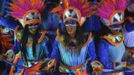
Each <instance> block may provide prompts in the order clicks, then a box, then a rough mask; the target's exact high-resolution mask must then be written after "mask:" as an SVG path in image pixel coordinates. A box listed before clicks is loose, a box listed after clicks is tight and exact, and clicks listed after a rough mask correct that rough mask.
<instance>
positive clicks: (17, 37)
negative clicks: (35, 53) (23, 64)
mask: <svg viewBox="0 0 134 75" xmlns="http://www.w3.org/2000/svg"><path fill="white" fill-rule="evenodd" d="M18 29H19V26H17V27H16V28H15V31H14V34H15V36H16V39H17V41H18V42H20V39H19V36H18V34H17V32H18ZM46 33H47V31H44V32H43V33H42V35H41V36H40V38H39V39H38V44H40V43H41V42H42V40H43V39H44V37H45V35H46ZM26 46H32V44H31V43H27V44H26Z"/></svg>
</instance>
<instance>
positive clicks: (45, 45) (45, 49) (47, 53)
mask: <svg viewBox="0 0 134 75" xmlns="http://www.w3.org/2000/svg"><path fill="white" fill-rule="evenodd" d="M48 40H49V39H48V37H47V36H45V38H44V40H43V44H42V45H43V46H42V47H43V50H44V56H45V57H49V54H50V53H49V51H48Z"/></svg>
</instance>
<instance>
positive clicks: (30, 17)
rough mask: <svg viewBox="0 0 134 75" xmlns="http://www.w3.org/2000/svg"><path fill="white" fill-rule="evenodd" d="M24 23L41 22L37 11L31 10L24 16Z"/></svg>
mask: <svg viewBox="0 0 134 75" xmlns="http://www.w3.org/2000/svg"><path fill="white" fill-rule="evenodd" d="M23 20H24V24H25V25H26V24H37V23H40V22H41V15H40V13H39V12H37V11H34V10H31V11H29V12H28V13H27V14H26V15H25V16H24V19H23Z"/></svg>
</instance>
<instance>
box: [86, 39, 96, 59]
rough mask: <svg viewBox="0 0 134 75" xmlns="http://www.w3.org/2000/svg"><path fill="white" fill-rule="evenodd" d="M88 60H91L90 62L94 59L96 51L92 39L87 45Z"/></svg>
mask: <svg viewBox="0 0 134 75" xmlns="http://www.w3.org/2000/svg"><path fill="white" fill-rule="evenodd" d="M88 58H91V61H94V60H95V59H96V51H95V45H94V41H93V39H91V42H90V44H89V45H88Z"/></svg>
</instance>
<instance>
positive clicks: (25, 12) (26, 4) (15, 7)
mask: <svg viewBox="0 0 134 75" xmlns="http://www.w3.org/2000/svg"><path fill="white" fill-rule="evenodd" d="M12 2H13V3H11V4H10V9H11V15H12V16H13V17H15V18H16V19H18V20H20V21H21V23H22V25H23V27H25V25H27V24H31V23H41V10H42V9H43V8H44V2H43V1H42V0H13V1H12Z"/></svg>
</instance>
